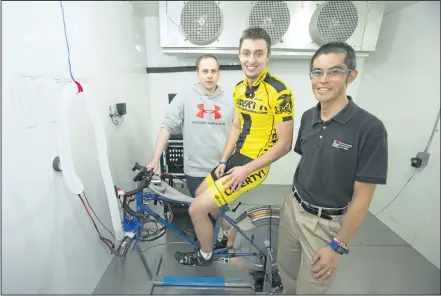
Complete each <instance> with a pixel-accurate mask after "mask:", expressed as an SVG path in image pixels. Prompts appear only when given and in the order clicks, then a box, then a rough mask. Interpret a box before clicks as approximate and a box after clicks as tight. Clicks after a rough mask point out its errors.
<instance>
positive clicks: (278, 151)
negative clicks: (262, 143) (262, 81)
mask: <svg viewBox="0 0 441 296" xmlns="http://www.w3.org/2000/svg"><path fill="white" fill-rule="evenodd" d="M272 106H274V107H273V108H272V109H273V112H274V120H275V127H276V134H277V138H278V140H277V143H276V144H275V145H274V146H273V147H271V148H270V149H268V151H267V152H266V153H264V154H263V155H261V156H260V157H258V158H257V159H255V160H253V161H251V162H250V163H248V164H246V165H245V166H246V167H247V169H248V170H249V171H250V172H253V171H255V170H258V169H260V168H263V167H264V166H267V165H269V164H271V163H273V162H275V161H276V160H277V159H279V158H281V157H282V156H284V155H285V154H287V153H289V152H290V151H291V149H292V143H293V131H294V98H293V95H292V93H291V92H290V91H289V90H286V91H284V92H283V93H281V94H279V96H278V98H277V99H275V100H273V104H272Z"/></svg>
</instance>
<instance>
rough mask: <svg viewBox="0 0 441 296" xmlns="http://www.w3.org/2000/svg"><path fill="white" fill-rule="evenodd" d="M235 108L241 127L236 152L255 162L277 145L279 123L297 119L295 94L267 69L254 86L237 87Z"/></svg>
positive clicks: (244, 83)
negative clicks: (295, 116) (277, 124)
mask: <svg viewBox="0 0 441 296" xmlns="http://www.w3.org/2000/svg"><path fill="white" fill-rule="evenodd" d="M234 106H235V109H236V111H237V112H238V115H239V118H240V123H241V132H240V135H239V138H238V140H237V142H236V150H237V151H238V152H240V153H241V154H243V155H246V156H248V157H251V158H253V159H256V158H258V157H259V156H261V155H262V154H264V153H265V152H266V151H268V150H269V149H270V148H271V147H272V146H274V145H275V144H276V143H277V133H276V123H278V122H285V121H290V120H293V119H294V96H293V94H292V92H291V90H290V89H289V88H288V87H287V85H286V84H285V83H284V82H283V81H282V80H281V79H279V78H278V77H276V76H274V75H272V74H271V73H269V72H267V71H266V69H265V70H264V71H263V72H262V74H261V75H260V76H259V77H258V78H257V79H256V81H255V82H254V83H253V84H252V85H248V83H247V80H246V79H245V80H243V81H241V82H239V83H238V84H237V85H236V87H235V89H234Z"/></svg>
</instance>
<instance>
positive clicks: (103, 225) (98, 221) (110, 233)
mask: <svg viewBox="0 0 441 296" xmlns="http://www.w3.org/2000/svg"><path fill="white" fill-rule="evenodd" d="M83 195H84V198H85V199H86V202H87V205H88V206H89V208H90V209H91V210H92V213H93V215H94V216H95V218H96V219H97V220H98V222H100V224H101V226H102V227H103V228H104V229H105V230H107V232H109V233H110V235H111V236H112V237H113V238H115V236H114V235H113V233H112V232H111V231H110V230H109V229H108V228H107V227H106V226H104V224H103V222H102V221H101V220H100V219H99V218H98V216H97V214H96V213H95V211H94V210H93V208H92V206H91V205H90V203H89V200H88V199H87V196H86V193H85V192H84V191H83Z"/></svg>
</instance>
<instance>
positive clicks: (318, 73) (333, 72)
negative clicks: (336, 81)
mask: <svg viewBox="0 0 441 296" xmlns="http://www.w3.org/2000/svg"><path fill="white" fill-rule="evenodd" d="M351 71H352V69H347V70H345V69H339V68H335V69H328V70H326V71H325V70H313V71H311V73H309V77H311V79H313V78H315V79H317V78H322V77H323V75H325V74H326V76H328V77H339V76H341V75H343V74H345V73H351Z"/></svg>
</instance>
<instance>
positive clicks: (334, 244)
mask: <svg viewBox="0 0 441 296" xmlns="http://www.w3.org/2000/svg"><path fill="white" fill-rule="evenodd" d="M329 246H330V247H331V249H333V250H334V251H336V252H337V253H339V254H340V255H344V254H349V249H346V248H345V247H343V246H342V245H340V244H339V243H338V242H337V241H335V240H332V241H331V242H330V243H329Z"/></svg>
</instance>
